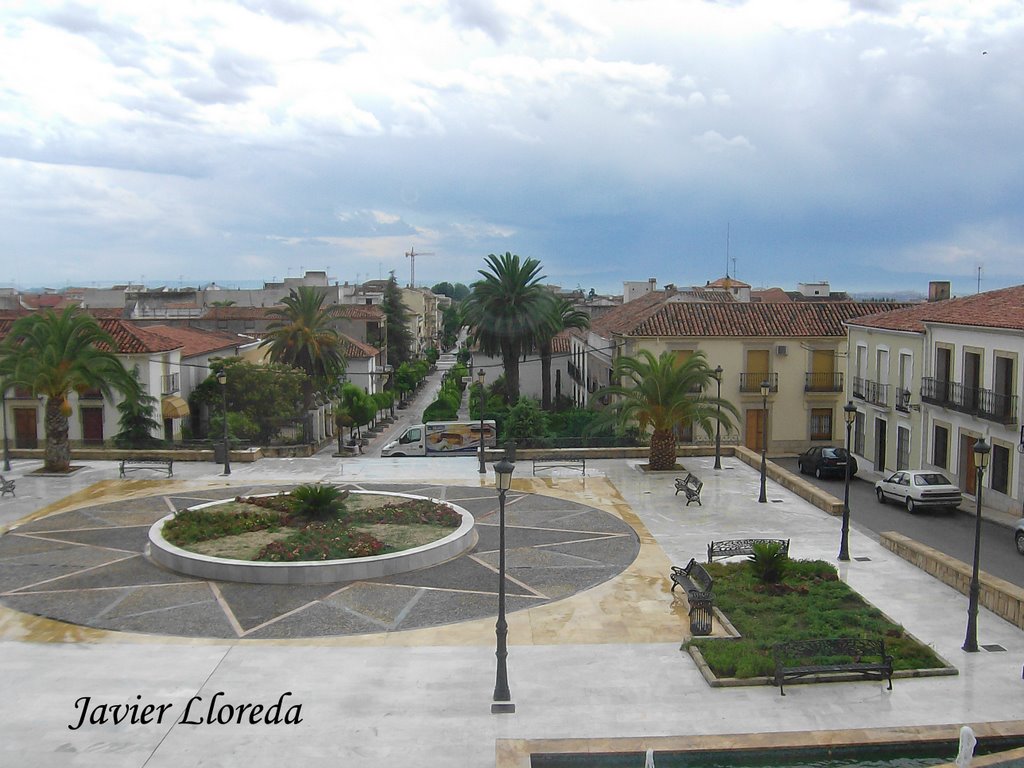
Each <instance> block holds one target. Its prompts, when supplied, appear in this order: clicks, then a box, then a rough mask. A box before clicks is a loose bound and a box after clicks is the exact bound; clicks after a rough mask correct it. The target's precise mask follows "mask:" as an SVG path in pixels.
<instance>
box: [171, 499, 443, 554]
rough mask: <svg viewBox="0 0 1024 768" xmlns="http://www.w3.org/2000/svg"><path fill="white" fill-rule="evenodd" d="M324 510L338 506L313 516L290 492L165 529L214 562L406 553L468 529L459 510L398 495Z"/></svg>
mask: <svg viewBox="0 0 1024 768" xmlns="http://www.w3.org/2000/svg"><path fill="white" fill-rule="evenodd" d="M318 501H319V499H318ZM327 502H330V504H328V503H327ZM321 506H323V507H325V508H326V507H327V506H330V508H331V514H330V515H326V513H325V514H323V515H321V514H317V515H314V516H313V519H311V517H310V516H309V515H307V514H302V513H301V512H300V510H299V509H298V508H297V505H296V504H295V503H294V500H293V499H291V498H290V497H289V496H287V495H276V496H269V497H238V498H236V499H235V500H234V501H230V502H226V503H224V504H218V505H216V506H214V507H207V508H205V509H198V510H184V511H182V512H179V513H178V514H177V515H175V516H174V518H172V519H171V520H169V521H167V523H165V524H164V527H163V536H164V538H165V539H167V540H168V541H169V542H170V543H172V544H174V545H175V546H179V547H182V548H183V549H188V550H190V551H192V552H196V553H199V554H206V555H212V556H214V557H225V558H230V559H234V560H252V561H259V560H262V561H270V562H295V561H304V560H340V559H346V558H350V557H367V556H370V555H379V554H386V553H388V552H400V551H402V550H405V549H411V548H413V547H418V546H422V545H424V544H428V543H430V542H432V541H436V540H438V539H440V538H443V537H444V536H447V535H448V534H449V533H451V531H453V530H454V529H456V528H458V527H459V525H461V524H462V517H461V516H460V515H459V513H458V512H456V511H455V510H454V509H452V508H451V507H449V506H448V505H447V504H438V503H436V502H433V501H429V500H427V499H411V500H406V501H400V502H395V500H394V497H392V496H379V495H374V494H352V495H351V496H348V497H347V498H344V497H342V498H340V499H339V498H336V497H333V498H330V499H326V498H325V499H324V504H323V505H321ZM317 517H319V518H320V519H316V518H317ZM325 517H326V519H324V518H325Z"/></svg>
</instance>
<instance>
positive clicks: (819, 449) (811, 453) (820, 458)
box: [796, 445, 857, 478]
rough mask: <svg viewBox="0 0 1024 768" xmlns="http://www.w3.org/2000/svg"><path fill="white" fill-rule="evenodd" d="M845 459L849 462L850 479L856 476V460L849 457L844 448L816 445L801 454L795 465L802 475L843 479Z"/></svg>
mask: <svg viewBox="0 0 1024 768" xmlns="http://www.w3.org/2000/svg"><path fill="white" fill-rule="evenodd" d="M847 459H849V461H850V477H853V476H854V475H856V474H857V459H855V458H854V457H853V456H850V455H849V454H848V453H847V452H846V449H845V448H835V447H833V446H830V445H824V446H822V445H818V446H815V447H814V448H810V449H808V450H806V451H804V452H803V453H801V454H800V456H799V457H798V458H797V460H796V463H797V466H799V467H800V472H801V474H804V475H814V476H815V477H817V478H822V477H845V476H846V461H847Z"/></svg>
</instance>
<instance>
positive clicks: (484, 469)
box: [476, 368, 487, 475]
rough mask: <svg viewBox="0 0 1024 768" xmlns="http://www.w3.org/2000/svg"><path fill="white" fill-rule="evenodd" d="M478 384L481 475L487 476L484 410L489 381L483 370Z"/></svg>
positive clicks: (478, 377) (477, 373)
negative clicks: (486, 385)
mask: <svg viewBox="0 0 1024 768" xmlns="http://www.w3.org/2000/svg"><path fill="white" fill-rule="evenodd" d="M476 380H477V383H478V384H480V474H481V475H484V474H487V466H486V463H485V462H484V443H485V442H486V441H485V440H484V410H485V409H486V407H487V392H486V391H485V390H484V382H485V381H486V380H487V372H486V371H485V370H484V369H483V368H481V369H480V370H478V371H477V372H476Z"/></svg>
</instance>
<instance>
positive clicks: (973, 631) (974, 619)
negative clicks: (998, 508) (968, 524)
mask: <svg viewBox="0 0 1024 768" xmlns="http://www.w3.org/2000/svg"><path fill="white" fill-rule="evenodd" d="M991 450H992V448H991V447H990V446H989V444H988V443H986V442H985V438H981V440H979V441H978V442H976V443H975V444H974V468H975V470H976V472H975V475H976V477H975V478H974V485H975V520H974V570H973V571H971V591H970V600H969V601H968V604H967V638H966V639H965V640H964V646H963V649H964V650H965V651H968V652H969V653H976V652H977V650H978V593H979V592H981V585H980V584H979V582H978V561H979V560H980V559H981V487H982V480H984V479H985V470H986V469H987V468H988V454H989V452H990V451H991Z"/></svg>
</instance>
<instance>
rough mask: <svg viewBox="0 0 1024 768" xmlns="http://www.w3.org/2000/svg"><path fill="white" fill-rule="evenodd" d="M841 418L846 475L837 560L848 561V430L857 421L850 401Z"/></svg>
mask: <svg viewBox="0 0 1024 768" xmlns="http://www.w3.org/2000/svg"><path fill="white" fill-rule="evenodd" d="M843 418H844V419H845V420H846V475H845V478H844V485H843V535H842V536H841V537H840V539H839V559H840V560H849V559H850V464H851V462H852V461H853V454H852V453H850V430H851V429H852V428H853V422H854V421H855V420H856V419H857V406H855V405H854V404H853V400H850V401H849V402H847V403H846V405H844V406H843Z"/></svg>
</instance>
